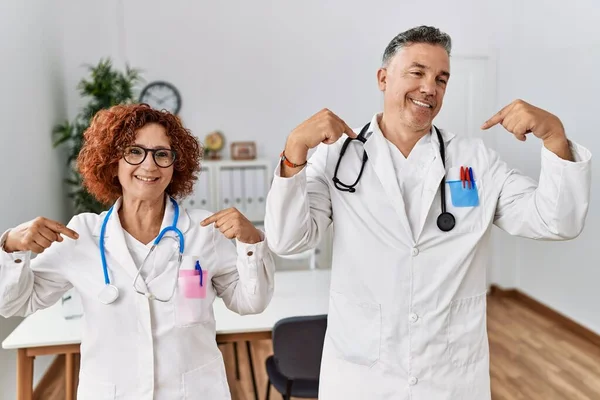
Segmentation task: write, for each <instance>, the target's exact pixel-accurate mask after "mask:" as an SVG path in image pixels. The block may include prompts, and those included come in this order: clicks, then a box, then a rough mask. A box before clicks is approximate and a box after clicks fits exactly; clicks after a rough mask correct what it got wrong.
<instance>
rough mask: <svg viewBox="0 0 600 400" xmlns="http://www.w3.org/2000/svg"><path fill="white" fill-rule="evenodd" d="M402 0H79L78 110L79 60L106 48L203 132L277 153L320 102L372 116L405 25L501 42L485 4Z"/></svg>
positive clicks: (74, 60) (72, 34)
mask: <svg viewBox="0 0 600 400" xmlns="http://www.w3.org/2000/svg"><path fill="white" fill-rule="evenodd" d="M401 3H402V2H398V1H384V2H379V3H378V5H375V3H373V4H372V3H367V2H353V3H348V2H340V1H338V2H334V1H302V2H293V3H292V2H277V1H255V2H245V1H237V2H191V1H179V2H159V1H154V2H148V1H145V0H127V1H119V0H109V1H104V2H89V1H88V2H77V3H76V4H71V5H70V7H69V10H68V11H67V18H66V19H65V24H66V29H65V37H66V41H67V42H66V48H67V59H66V67H67V71H68V72H69V77H68V81H67V84H68V88H69V89H68V90H69V94H70V96H69V110H73V109H76V108H77V107H76V105H74V104H76V103H77V102H78V99H77V98H76V96H71V93H72V92H73V90H72V89H70V88H73V87H75V84H76V82H77V80H78V79H79V78H80V76H81V74H82V73H85V71H84V70H82V69H81V68H79V66H80V65H81V64H82V63H84V62H96V61H97V60H98V59H99V58H100V57H102V56H107V55H109V56H112V57H113V58H114V59H115V60H116V61H117V62H118V63H119V64H121V65H122V63H123V62H124V61H128V62H129V63H130V64H131V65H132V66H135V67H141V68H143V69H144V70H145V74H144V76H145V77H146V79H147V80H148V81H151V80H155V79H164V80H167V81H170V82H172V83H173V84H175V85H176V86H177V87H178V88H179V90H180V91H181V93H182V96H183V108H182V110H181V116H182V118H183V119H184V121H185V123H186V124H187V125H188V126H189V127H190V128H191V129H192V131H193V132H194V133H195V134H196V135H198V136H199V137H200V138H202V139H203V138H204V136H205V135H206V133H207V132H209V131H211V130H214V129H222V130H223V131H224V133H225V135H226V136H227V139H228V140H229V141H232V140H247V139H249V138H250V139H256V140H257V141H258V150H259V155H260V156H262V157H269V158H270V159H273V160H275V159H276V157H277V155H278V154H279V152H280V151H281V147H282V146H283V144H284V141H285V137H286V136H287V134H288V133H289V132H290V131H291V130H292V129H293V128H294V127H295V126H296V125H298V124H300V123H301V122H302V121H303V120H304V119H306V118H308V117H309V116H310V115H312V114H313V113H315V112H317V111H318V110H320V109H321V108H323V107H328V108H331V109H332V110H333V111H335V112H337V113H339V114H340V116H341V117H342V118H345V119H346V120H347V121H348V122H349V124H351V125H353V126H354V125H360V124H363V123H365V122H366V121H368V120H370V117H371V115H372V113H374V112H376V111H378V110H379V108H380V93H379V91H378V90H377V86H376V76H375V74H376V70H377V67H378V65H379V62H380V61H379V60H380V58H381V54H382V53H383V50H384V48H385V46H386V45H387V43H388V42H389V40H390V39H391V38H392V37H393V36H394V35H396V34H397V33H398V32H400V31H401V30H403V29H406V28H407V27H409V26H413V25H417V24H421V23H430V24H438V25H439V26H440V27H441V28H443V29H445V30H447V31H448V32H450V33H451V34H452V35H453V36H454V39H455V53H456V54H482V53H483V54H486V53H488V52H489V48H490V46H489V42H490V40H491V41H492V42H494V41H495V40H496V38H495V37H494V35H493V33H492V31H491V30H490V29H489V21H487V20H486V18H481V16H482V15H489V12H490V11H489V9H488V8H487V7H486V6H483V5H481V4H480V3H481V2H479V1H476V0H462V1H458V2H454V4H455V5H453V6H450V5H448V4H446V2H442V1H440V2H439V5H438V6H435V7H431V9H428V11H427V14H425V13H423V10H422V7H421V6H419V5H416V4H406V5H401ZM453 15H454V16H456V17H452V16H453ZM90 16H93V17H90ZM465 20H469V21H470V22H469V23H465ZM83 21H85V23H84V22H83ZM120 21H123V22H122V23H121V22H120ZM492 48H493V46H492ZM226 154H227V153H226Z"/></svg>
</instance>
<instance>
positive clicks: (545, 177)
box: [265, 115, 591, 400]
mask: <svg viewBox="0 0 600 400" xmlns="http://www.w3.org/2000/svg"><path fill="white" fill-rule="evenodd" d="M358 129H359V130H360V127H359V128H358ZM359 130H357V131H356V132H358V131H359ZM370 130H372V131H373V133H372V135H371V136H370V137H369V138H368V140H367V142H366V144H365V146H364V149H365V151H366V152H367V154H368V156H369V159H368V161H367V164H366V167H365V171H364V173H363V176H362V178H361V181H360V183H359V184H358V186H357V187H356V192H355V193H348V192H341V191H339V190H337V189H336V188H335V187H334V185H333V182H332V177H333V173H334V169H335V166H336V162H337V161H338V157H339V153H340V148H341V146H342V144H343V142H344V140H345V138H346V137H345V136H344V137H342V138H340V139H339V140H338V141H337V142H336V143H335V144H333V145H324V144H322V145H319V146H318V148H317V150H316V151H315V153H314V154H313V155H312V156H311V158H310V160H309V163H308V165H307V167H305V168H304V169H303V170H302V171H301V172H300V173H298V174H297V175H295V176H293V177H290V178H283V177H281V176H280V175H279V167H277V170H276V171H275V177H274V181H273V184H272V187H271V190H270V193H269V195H268V198H267V214H266V219H265V232H266V236H267V239H268V240H269V245H270V246H271V248H272V249H273V250H274V252H275V253H279V254H292V253H297V252H301V251H304V250H306V249H308V248H312V247H314V246H316V245H317V244H318V243H319V241H320V238H321V236H322V233H323V232H324V231H325V229H326V228H327V227H328V226H329V225H330V224H331V223H333V265H332V278H331V288H330V303H329V318H328V328H327V334H326V338H325V345H324V350H323V359H322V365H321V380H320V394H319V399H320V400H332V399H357V400H358V399H360V400H364V399H390V400H391V399H393V400H408V399H411V400H446V399H453V400H485V399H490V376H489V351H488V338H487V331H486V289H487V287H486V257H487V254H488V252H489V248H490V235H491V227H492V224H493V223H495V224H496V225H497V226H499V227H500V228H501V229H503V230H505V231H507V232H509V233H510V234H513V235H519V236H523V237H528V238H533V239H548V240H565V239H571V238H574V237H576V236H577V235H579V234H580V232H581V231H582V229H583V226H584V220H585V218H586V214H587V211H588V204H589V195H590V184H591V182H590V181H591V166H590V158H591V155H590V153H589V151H588V150H586V149H585V148H583V147H581V146H579V145H577V144H575V143H573V142H571V143H570V145H571V149H572V151H573V154H574V157H575V159H576V162H568V161H564V160H562V159H560V158H559V157H557V156H556V155H555V154H553V153H551V152H550V151H548V150H547V149H545V148H543V149H542V154H541V159H542V168H541V175H540V179H539V186H538V184H537V183H536V182H535V181H534V180H533V179H530V178H528V177H526V176H524V175H522V174H520V173H519V172H518V171H515V170H514V169H511V168H510V167H509V166H508V165H506V164H505V163H504V162H503V161H502V160H500V158H499V157H498V155H497V154H496V153H495V152H494V151H492V150H491V149H488V148H486V147H485V146H484V144H483V142H482V141H481V140H479V139H470V138H462V137H459V136H454V135H453V134H451V133H449V132H446V131H444V130H440V131H441V133H442V137H443V140H444V143H445V146H446V179H447V181H450V180H454V179H460V166H470V167H472V169H473V172H474V179H475V182H476V185H477V191H478V195H479V200H480V203H479V206H477V207H454V206H453V204H452V201H451V193H450V190H449V187H448V185H449V183H446V187H445V191H446V203H447V211H449V212H451V213H453V214H454V216H455V218H456V226H455V228H454V230H452V231H450V232H447V233H445V232H442V231H440V230H439V229H438V227H437V225H436V219H437V217H438V215H439V214H440V212H441V211H440V210H441V205H440V190H439V185H440V182H441V179H442V177H443V176H444V172H445V171H444V168H443V166H442V161H441V158H440V153H439V141H438V139H437V136H436V135H435V133H434V134H433V135H427V136H426V137H424V138H422V139H421V141H422V143H421V142H420V145H425V146H426V147H427V148H420V149H419V152H420V155H418V158H417V159H416V161H415V162H414V164H415V165H416V167H415V168H414V169H413V173H418V172H414V171H415V170H419V169H420V170H421V171H422V176H421V178H422V179H421V180H420V182H422V184H414V182H418V181H419V180H417V181H415V180H413V184H414V188H413V189H411V190H409V191H408V192H407V193H401V191H400V188H399V185H398V180H397V177H396V173H395V170H394V165H393V162H392V158H391V155H390V151H389V150H390V149H389V147H388V141H387V140H386V139H385V137H384V136H383V134H382V133H381V131H380V129H379V126H378V124H377V115H376V116H374V117H373V120H372V122H371V128H370ZM415 149H416V148H415ZM424 150H425V151H424ZM413 151H414V150H413ZM362 152H363V146H362V145H360V144H359V143H358V142H357V141H354V142H352V144H351V145H350V146H349V148H348V150H347V152H346V155H345V156H344V159H343V162H342V163H341V165H340V169H339V172H338V177H339V178H340V180H341V181H342V182H343V183H346V184H351V183H353V182H354V181H355V179H356V177H357V176H358V173H359V170H360V165H361V159H362ZM411 155H412V153H411ZM409 158H410V157H409ZM406 187H407V188H408V186H406ZM403 194H404V196H405V197H404V198H408V199H412V200H410V201H412V202H416V203H417V204H410V207H405V204H404V198H403ZM407 209H408V210H411V211H410V214H409V215H407V213H406V210H407ZM409 221H411V222H412V223H409ZM411 225H412V226H414V229H411Z"/></svg>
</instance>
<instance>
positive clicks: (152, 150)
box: [123, 145, 177, 168]
mask: <svg viewBox="0 0 600 400" xmlns="http://www.w3.org/2000/svg"><path fill="white" fill-rule="evenodd" d="M132 148H135V149H141V150H143V151H144V158H142V161H140V162H139V163H132V162H130V161H128V160H127V157H126V154H127V150H128V149H132ZM157 151H169V152H171V153H172V154H173V161H172V162H171V164H169V165H165V166H163V165H160V164H159V163H158V161H156V152H157ZM148 152H150V153H152V159H153V160H154V164H156V166H157V167H159V168H169V167H170V166H172V165H173V164H175V161H176V160H177V152H176V151H175V150H173V149H147V148H145V147H142V146H138V145H135V146H127V147H125V148H124V149H123V160H125V162H126V163H127V164H129V165H140V164H142V163H143V162H144V161H146V157H148Z"/></svg>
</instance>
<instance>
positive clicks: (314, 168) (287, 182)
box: [265, 144, 332, 255]
mask: <svg viewBox="0 0 600 400" xmlns="http://www.w3.org/2000/svg"><path fill="white" fill-rule="evenodd" d="M329 147H330V146H328V145H324V144H322V145H319V146H318V147H317V150H316V151H315V153H314V154H313V155H312V156H311V157H310V159H309V160H308V163H307V165H306V166H305V167H304V169H302V171H300V172H298V173H297V174H296V175H294V176H292V177H289V178H287V177H282V176H281V173H280V168H281V165H278V166H277V168H276V169H275V174H274V177H273V183H272V184H271V189H270V190H269V194H268V195H267V201H266V215H265V232H266V236H267V239H268V241H269V246H270V247H271V249H272V250H273V252H275V254H279V255H290V254H298V253H301V252H304V251H307V250H310V249H313V248H315V247H317V245H318V244H319V243H320V241H321V238H322V236H323V234H324V232H325V231H326V230H327V228H328V227H329V226H330V225H331V222H332V219H331V218H332V213H331V195H330V192H329V186H328V184H327V181H326V175H325V166H326V162H327V152H328V151H329Z"/></svg>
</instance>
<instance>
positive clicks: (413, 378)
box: [408, 376, 419, 386]
mask: <svg viewBox="0 0 600 400" xmlns="http://www.w3.org/2000/svg"><path fill="white" fill-rule="evenodd" d="M418 381H419V380H418V379H417V378H415V377H414V376H411V377H410V378H408V384H409V385H411V386H413V385H416V384H417V382H418Z"/></svg>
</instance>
